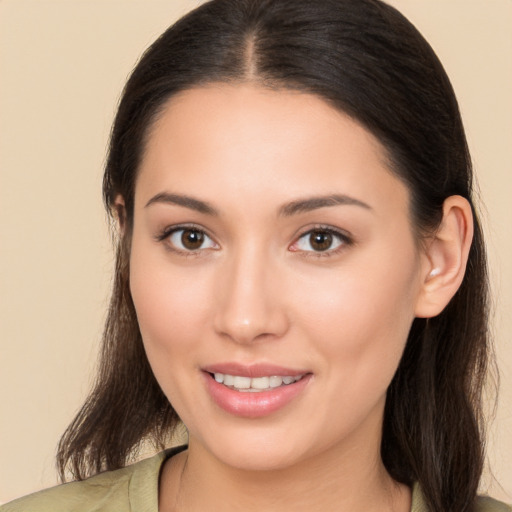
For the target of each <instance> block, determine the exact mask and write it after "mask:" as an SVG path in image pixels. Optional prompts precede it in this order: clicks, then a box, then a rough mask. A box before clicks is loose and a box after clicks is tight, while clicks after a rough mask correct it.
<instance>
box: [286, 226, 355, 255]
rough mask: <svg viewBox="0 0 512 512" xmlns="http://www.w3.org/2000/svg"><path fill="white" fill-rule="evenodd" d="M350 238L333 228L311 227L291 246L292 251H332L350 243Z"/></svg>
mask: <svg viewBox="0 0 512 512" xmlns="http://www.w3.org/2000/svg"><path fill="white" fill-rule="evenodd" d="M351 243H352V241H351V239H350V238H349V237H348V236H347V235H345V234H343V233H340V232H338V231H335V230H334V229H328V228H326V229H321V228H317V229H312V230H311V231H308V232H307V233H304V234H303V235H302V236H301V237H300V238H299V239H298V240H297V241H296V242H295V244H293V246H292V250H293V251H302V252H312V253H315V252H317V253H319V252H325V253H328V254H330V253H333V252H335V250H336V249H338V247H341V246H344V245H351Z"/></svg>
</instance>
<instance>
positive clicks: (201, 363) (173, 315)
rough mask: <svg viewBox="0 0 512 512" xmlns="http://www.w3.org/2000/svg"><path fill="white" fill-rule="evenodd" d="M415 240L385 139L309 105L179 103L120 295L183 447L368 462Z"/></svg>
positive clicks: (141, 196) (408, 304)
mask: <svg viewBox="0 0 512 512" xmlns="http://www.w3.org/2000/svg"><path fill="white" fill-rule="evenodd" d="M412 233H413V229H412V226H411V223H410V217H409V203H408V191H407V189H406V187H405V186H404V185H403V184H402V183H401V182H400V181H399V180H398V179H397V178H396V177H395V176H393V174H392V173H391V172H390V171H389V170H388V168H387V166H386V160H385V156H384V151H383V148H382V147H381V145H380V144H379V142H378V141H377V140H376V139H375V138H374V137H373V136H372V135H371V134H370V133H369V132H368V131H366V130H365V129H363V128H362V127H361V126H360V125H359V124H357V123H356V122H354V121H353V120H351V119H350V118H349V117H347V116H346V115H344V114H342V113H340V112H338V111H337V110H335V109H333V108H332V107H330V106H329V105H328V104H327V103H325V102H324V101H322V100H321V99H319V98H318V97H316V96H313V95H308V94H302V93H298V92H291V91H283V90H282V91H272V90H268V89H263V88H260V87H258V86H253V85H226V84H213V85H210V86H207V87H202V88H196V89H192V90H187V91H185V92H183V93H180V94H179V95H177V96H175V97H173V98H172V99H171V100H170V101H169V103H168V105H167V107H166V109H165V111H164V112H163V114H162V115H161V116H160V117H159V119H158V121H157V122H156V124H155V126H154V127H153V129H152V131H151V133H150V136H149V139H148V144H147V148H146V152H145V155H144V158H143V162H142V165H141V169H140V174H139V176H138V180H137V183H136V191H135V214H134V227H133V238H132V249H131V261H130V269H131V270H130V271H131V273H130V284H131V291H132V295H133V300H134V304H135V308H136V311H137V317H138V321H139V324H140V329H141V333H142V337H143V340H144V345H145V348H146V351H147V355H148V358H149V362H150V364H151V366H152V368H153V371H154V373H155V376H156V378H157V380H158V382H159V384H160V386H161V387H162V389H163V391H164V392H165V394H166V395H167V397H168V398H169V400H170V402H171V403H172V405H173V407H174V408H175V409H176V411H177V412H178V414H179V415H180V417H181V418H182V420H183V421H184V423H185V424H186V426H187V427H188V429H189V433H190V446H191V448H192V447H194V446H195V447H198V448H200V449H203V450H206V451H207V452H208V453H209V454H210V455H213V456H214V457H216V458H217V459H219V460H221V461H223V462H224V463H226V464H229V465H231V466H235V467H238V468H247V469H270V468H284V467H289V466H292V465H293V464H295V463H297V462H299V461H302V460H306V459H308V458H311V457H316V456H320V455H322V454H327V453H330V454H337V455H339V454H341V453H344V454H347V453H351V454H355V453H358V454H360V453H370V452H371V453H372V454H373V455H375V452H377V454H378V449H379V443H380V430H381V423H382V416H383V408H384V402H385V395H386V389H387V387H388V385H389V383H390V381H391V379H392V377H393V374H394V373H395V370H396V368H397V365H398V363H399V360H400V357H401V355H402V352H403V349H404V346H405V343H406V338H407V334H408V331H409V328H410V326H411V323H412V320H413V318H414V316H415V307H416V305H417V301H418V297H419V291H420V287H421V281H422V280H421V275H422V274H424V272H423V270H422V266H424V258H423V257H422V256H421V254H420V253H419V251H418V249H417V246H416V244H415V240H414V236H413V234H412ZM248 388H249V389H248ZM352 456H354V455H352Z"/></svg>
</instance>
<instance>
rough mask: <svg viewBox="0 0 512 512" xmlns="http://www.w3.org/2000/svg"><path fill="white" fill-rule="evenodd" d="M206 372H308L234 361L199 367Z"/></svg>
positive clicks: (267, 374) (256, 374)
mask: <svg viewBox="0 0 512 512" xmlns="http://www.w3.org/2000/svg"><path fill="white" fill-rule="evenodd" d="M201 369H202V370H203V371H205V372H208V373H222V374H224V375H226V374H227V375H237V376H240V377H251V378H254V377H272V376H276V375H279V376H290V377H296V376H298V375H304V374H306V373H310V372H308V371H307V370H297V369H293V368H286V367H284V366H278V365H275V364H271V363H254V364H240V363H236V362H225V363H216V364H211V365H207V366H204V367H202V368H201Z"/></svg>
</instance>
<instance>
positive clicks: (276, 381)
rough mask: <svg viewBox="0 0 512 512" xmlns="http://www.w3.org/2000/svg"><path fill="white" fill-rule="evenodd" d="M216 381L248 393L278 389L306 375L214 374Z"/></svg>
mask: <svg viewBox="0 0 512 512" xmlns="http://www.w3.org/2000/svg"><path fill="white" fill-rule="evenodd" d="M213 377H214V379H215V380H216V381H217V382H219V383H220V384H224V385H225V386H228V387H232V388H234V389H236V390H237V391H248V392H258V391H268V390H269V389H272V388H278V387H279V386H283V385H288V384H292V383H293V382H297V381H299V380H300V379H302V377H304V375H297V376H295V377H292V376H290V375H284V376H280V375H272V376H271V377H253V378H251V377H241V376H239V375H228V374H224V373H214V374H213Z"/></svg>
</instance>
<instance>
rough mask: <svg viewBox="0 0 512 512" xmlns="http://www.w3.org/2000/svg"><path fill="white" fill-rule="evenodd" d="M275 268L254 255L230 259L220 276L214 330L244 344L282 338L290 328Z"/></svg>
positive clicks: (251, 253)
mask: <svg viewBox="0 0 512 512" xmlns="http://www.w3.org/2000/svg"><path fill="white" fill-rule="evenodd" d="M276 267H277V265H275V264H272V262H270V261H268V259H265V258H264V257H263V256H262V255H261V254H258V253H257V252H256V251H250V250H247V251H246V252H245V254H240V255H238V256H237V257H233V258H232V259H231V261H229V262H227V264H226V266H225V267H223V268H222V269H219V271H220V272H222V277H221V279H220V280H219V281H220V287H219V291H218V296H217V299H216V308H215V317H214V328H215V330H216V332H217V333H218V334H219V335H221V336H223V337H227V338H229V339H231V340H232V341H234V342H236V343H239V344H245V343H251V342H254V341H261V340H263V339H276V338H280V337H282V336H283V335H284V334H285V333H286V331H287V330H288V327H289V321H288V315H287V311H286V308H285V304H284V290H283V288H282V286H281V284H282V282H281V279H280V276H279V274H280V272H279V269H278V268H276Z"/></svg>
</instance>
